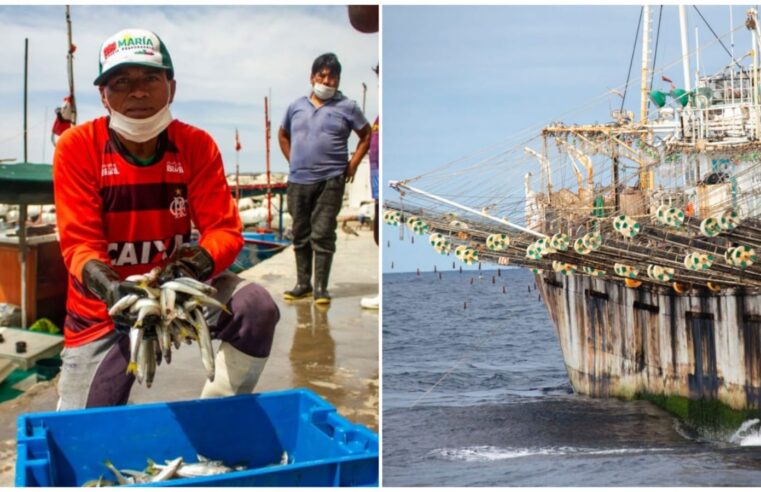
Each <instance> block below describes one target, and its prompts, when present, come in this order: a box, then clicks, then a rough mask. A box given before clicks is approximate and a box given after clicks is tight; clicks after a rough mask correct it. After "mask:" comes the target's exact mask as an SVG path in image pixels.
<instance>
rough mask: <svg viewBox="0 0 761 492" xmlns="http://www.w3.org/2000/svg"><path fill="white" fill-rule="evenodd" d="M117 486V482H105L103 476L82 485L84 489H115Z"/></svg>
mask: <svg viewBox="0 0 761 492" xmlns="http://www.w3.org/2000/svg"><path fill="white" fill-rule="evenodd" d="M114 485H116V482H112V481H111V480H103V475H101V476H100V477H98V479H97V480H88V481H87V482H85V483H83V484H82V487H113V486H114Z"/></svg>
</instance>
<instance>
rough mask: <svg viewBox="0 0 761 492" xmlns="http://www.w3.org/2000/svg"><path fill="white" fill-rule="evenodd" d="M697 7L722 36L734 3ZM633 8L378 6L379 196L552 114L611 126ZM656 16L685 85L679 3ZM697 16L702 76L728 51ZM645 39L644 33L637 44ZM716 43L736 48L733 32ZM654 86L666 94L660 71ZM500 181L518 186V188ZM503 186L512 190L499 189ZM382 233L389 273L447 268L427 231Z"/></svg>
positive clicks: (666, 54) (692, 13) (635, 88)
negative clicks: (380, 16) (419, 234)
mask: <svg viewBox="0 0 761 492" xmlns="http://www.w3.org/2000/svg"><path fill="white" fill-rule="evenodd" d="M748 8H749V7H747V6H734V7H732V13H733V17H734V18H733V21H734V26H735V27H737V26H740V29H739V30H738V31H736V32H735V53H736V57H737V58H740V57H742V56H743V55H744V54H745V53H747V52H748V51H749V50H750V35H749V31H748V30H747V29H745V27H744V26H743V24H744V22H745V13H746V11H747V9H748ZM698 9H699V11H700V14H702V15H703V17H705V19H706V20H707V21H708V22H709V23H710V25H711V28H712V29H713V30H714V32H716V33H717V35H719V36H724V35H725V34H727V33H729V31H730V18H729V6H727V5H723V6H707V5H700V6H698ZM640 10H641V7H640V6H636V5H622V6H599V5H598V6H574V5H570V6H569V5H562V6H519V5H517V6H516V5H514V6H486V7H484V6H480V7H469V6H432V7H429V6H424V7H412V6H387V7H384V9H383V125H382V126H383V137H382V138H383V140H382V142H383V186H382V192H383V193H384V197H386V198H389V199H392V200H398V194H397V193H395V192H394V191H393V190H390V189H389V188H388V184H387V183H388V181H389V180H400V179H405V178H411V177H414V176H418V175H420V174H424V173H425V172H426V171H430V170H434V169H439V168H441V167H442V166H443V165H445V164H447V163H450V162H452V161H456V160H458V159H459V158H461V157H463V156H468V155H473V154H474V153H475V152H476V151H479V150H482V149H487V148H490V149H494V150H493V153H491V154H488V155H489V156H496V155H497V154H499V153H500V152H501V151H504V150H506V149H508V148H510V147H512V146H514V145H515V144H516V143H517V139H516V138H515V136H516V134H518V133H520V132H523V131H524V130H526V129H531V131H530V135H529V136H536V135H538V134H539V130H540V129H541V126H542V125H546V124H549V123H550V122H553V121H564V122H565V123H569V124H570V123H579V124H581V123H595V122H606V121H610V119H611V118H610V110H611V109H612V108H615V107H617V106H618V105H619V104H620V102H621V99H620V98H619V96H616V95H614V94H613V93H609V92H608V91H609V89H611V88H622V87H623V86H624V85H625V83H626V79H627V71H628V69H629V61H630V59H631V56H632V48H633V46H634V40H635V33H636V31H637V22H638V18H639V15H640ZM652 11H653V14H652V17H653V20H652V33H653V34H652V38H651V43H652V47H653V52H655V38H656V37H658V36H659V42H658V44H657V46H658V48H657V60H656V66H657V67H658V68H663V67H667V68H665V69H664V71H663V74H664V75H667V76H668V77H670V78H671V79H673V80H674V81H675V83H677V84H678V85H680V86H682V66H681V63H678V60H679V59H680V41H679V23H678V11H677V7H676V6H673V5H672V6H666V7H664V8H663V15H662V18H661V29H660V34H658V33H659V31H658V28H657V27H658V18H659V12H660V11H659V8H658V7H657V6H654V7H652ZM700 14H699V13H698V12H697V11H696V10H695V9H694V8H693V7H692V6H688V7H687V17H688V32H689V35H688V40H689V43H690V51H694V50H695V46H696V43H695V32H694V29H695V27H698V28H699V31H698V32H699V34H698V36H699V40H700V46H705V45H710V47H709V48H707V49H705V50H703V51H701V54H700V65H701V66H700V72H701V74H707V73H714V72H715V71H718V70H720V69H721V68H722V67H723V66H724V65H725V64H727V63H728V62H729V56H728V55H727V53H726V52H725V51H724V48H723V47H722V46H721V45H720V44H719V43H718V42H716V41H715V38H714V36H713V34H712V33H711V31H710V30H709V29H708V28H707V27H706V25H705V23H704V22H703V20H702V19H701V18H700ZM641 39H642V37H641V34H640V36H639V40H640V41H639V45H641ZM722 41H723V43H724V46H726V47H727V49H730V48H731V45H730V41H731V38H730V37H729V36H725V37H723V38H722ZM640 53H641V52H640V49H639V47H638V48H637V50H636V52H635V55H634V65H633V68H632V75H631V80H632V82H631V84H632V85H631V87H630V89H629V91H628V95H627V98H626V107H627V109H629V110H631V111H634V112H635V113H636V114H637V115H638V114H639V109H638V108H639V78H640V63H641V54H640ZM654 54H656V53H654ZM693 57H694V55H692V56H691V63H692V70H694V69H695V61H696V60H695V59H694V58H693ZM747 61H748V58H745V60H744V62H746V64H747ZM653 87H654V88H656V89H659V90H666V91H668V90H669V85H668V84H667V83H665V82H663V81H661V80H660V79H659V77H655V79H654V85H653ZM600 96H602V97H600ZM594 98H597V101H598V102H599V103H598V104H596V105H595V106H594V107H591V106H589V107H587V108H585V110H584V111H575V112H573V111H572V112H570V113H569V110H574V108H580V107H585V106H588V103H589V101H590V100H592V99H594ZM523 138H528V137H522V138H521V140H522V139H523ZM508 171H509V169H505V172H506V173H507V172H508ZM521 176H522V175H521ZM490 178H491V180H492V182H494V181H498V180H499V179H500V176H499V175H495V174H491V175H489V176H484V183H486V184H488V183H489V179H490ZM456 184H457V183H456V182H454V184H453V186H454V185H456ZM492 184H493V183H492ZM413 186H414V184H413ZM418 186H420V185H418ZM507 186H515V187H520V188H521V189H522V187H523V183H522V181H519V182H514V183H509V184H507ZM505 193H506V194H507V193H514V190H509V189H507V188H506V189H505ZM452 199H456V198H454V197H453V198H452ZM383 234H384V241H383V254H384V256H383V271H384V272H399V271H415V269H416V268H420V269H421V271H431V270H433V267H434V265H436V266H437V267H438V268H439V269H451V268H452V258H451V257H446V256H441V255H438V254H436V253H435V252H434V251H433V249H432V248H431V247H430V246H429V245H428V242H427V238H423V237H418V238H417V239H418V240H416V241H415V244H410V234H408V233H407V234H405V240H404V242H402V241H399V239H398V237H399V231H398V228H397V227H391V226H386V225H384V227H383ZM389 241H390V245H391V246H390V247H389ZM392 264H393V265H394V267H393V268H392V267H391V265H392Z"/></svg>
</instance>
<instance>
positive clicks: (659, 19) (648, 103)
mask: <svg viewBox="0 0 761 492" xmlns="http://www.w3.org/2000/svg"><path fill="white" fill-rule="evenodd" d="M662 17H663V5H661V9H660V10H659V11H658V31H656V33H655V50H654V51H653V68H655V61H656V60H657V59H658V40H659V39H660V38H661V18H662ZM654 78H655V70H653V71H652V73H651V74H650V92H652V91H653V79H654ZM647 105H648V108H649V107H650V101H649V100H648V101H647Z"/></svg>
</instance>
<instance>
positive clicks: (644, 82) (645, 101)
mask: <svg viewBox="0 0 761 492" xmlns="http://www.w3.org/2000/svg"><path fill="white" fill-rule="evenodd" d="M642 9H643V10H642V20H643V22H642V79H641V80H640V124H641V125H643V126H644V125H645V124H646V123H647V108H648V105H649V103H650V98H649V97H648V96H649V95H650V87H649V85H648V80H649V79H650V6H649V5H647V4H646V5H644V6H643V7H642ZM643 138H644V140H645V142H647V143H650V141H651V138H650V134H649V133H648V134H646V135H643ZM642 152H644V151H641V152H640V155H642ZM643 162H644V159H642V158H641V159H640V165H639V177H640V178H639V187H640V189H642V190H647V189H649V188H650V181H651V180H650V173H651V172H648V171H646V170H645V167H644V165H643ZM618 164H619V163H618V152H617V151H616V152H615V154H614V156H613V186H614V201H615V206H616V210H618V206H619V196H618V193H619V190H618V181H619V176H618V174H619V169H618Z"/></svg>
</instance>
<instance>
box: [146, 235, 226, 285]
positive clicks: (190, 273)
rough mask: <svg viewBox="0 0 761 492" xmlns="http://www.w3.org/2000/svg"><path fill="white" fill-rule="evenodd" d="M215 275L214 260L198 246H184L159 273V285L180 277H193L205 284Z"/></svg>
mask: <svg viewBox="0 0 761 492" xmlns="http://www.w3.org/2000/svg"><path fill="white" fill-rule="evenodd" d="M212 273H214V260H213V259H212V257H211V255H210V254H209V253H208V252H207V251H206V250H205V249H203V248H202V247H201V246H198V245H197V244H183V245H182V246H180V247H179V248H178V249H177V252H176V253H175V254H174V255H172V258H171V261H170V262H169V263H167V264H166V265H165V266H164V268H163V270H161V273H159V285H161V284H164V283H166V282H169V281H171V280H174V279H176V278H180V277H192V278H194V279H196V280H200V281H201V282H203V281H204V280H207V279H208V278H209V277H211V274H212Z"/></svg>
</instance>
